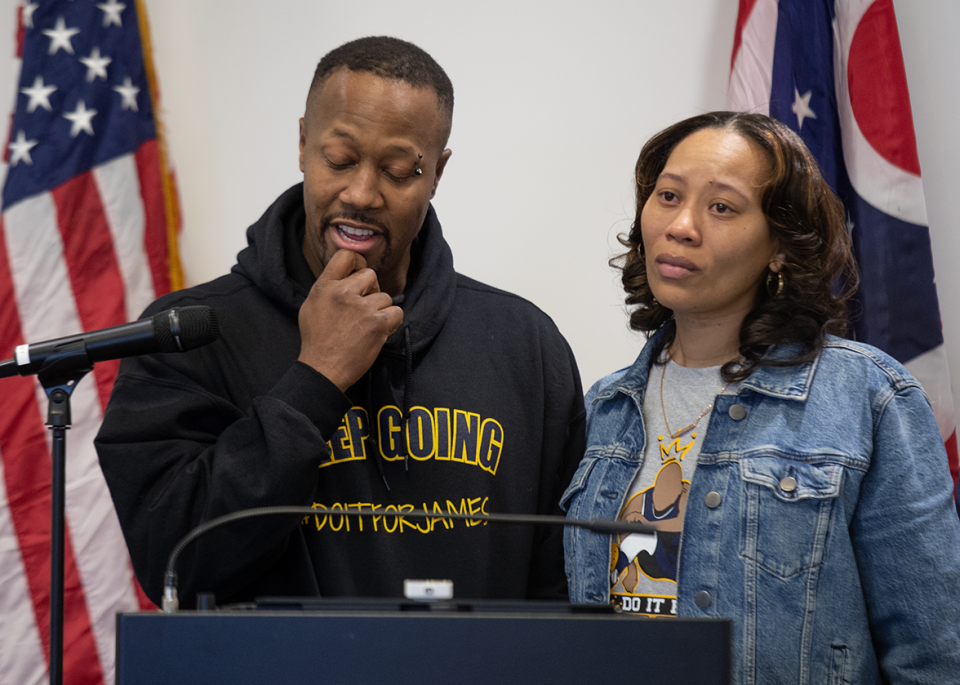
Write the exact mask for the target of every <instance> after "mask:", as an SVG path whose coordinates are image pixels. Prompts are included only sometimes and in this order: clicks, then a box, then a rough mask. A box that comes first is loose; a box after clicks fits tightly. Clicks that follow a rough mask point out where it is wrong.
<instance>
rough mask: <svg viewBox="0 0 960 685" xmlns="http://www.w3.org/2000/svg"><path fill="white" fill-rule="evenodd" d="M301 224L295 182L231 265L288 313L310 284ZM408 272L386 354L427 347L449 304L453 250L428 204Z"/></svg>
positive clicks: (293, 311) (251, 230) (453, 288)
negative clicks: (397, 323)
mask: <svg viewBox="0 0 960 685" xmlns="http://www.w3.org/2000/svg"><path fill="white" fill-rule="evenodd" d="M305 222H306V212H305V211H304V208H303V184H302V183H298V184H297V185H295V186H293V187H292V188H290V189H288V190H287V191H286V192H284V193H283V194H282V195H281V196H280V197H279V198H278V199H277V200H276V202H274V203H273V204H272V205H271V206H270V207H269V208H268V209H267V211H266V212H264V214H263V216H262V217H260V219H259V220H258V221H257V222H256V223H254V224H253V225H252V226H250V228H248V229H247V247H246V248H244V249H243V250H242V251H241V252H240V253H239V254H238V255H237V263H236V264H235V265H234V267H233V269H232V271H233V273H236V274H239V275H242V276H244V277H245V278H247V279H249V280H250V281H252V282H253V283H254V284H255V285H256V286H257V288H258V289H259V290H260V291H261V292H263V293H264V294H265V295H266V296H267V297H268V298H270V300H272V301H273V302H275V303H276V304H277V305H278V306H279V307H281V308H282V309H284V310H287V311H288V312H290V313H291V314H293V315H296V313H297V312H298V311H299V310H300V306H301V305H302V304H303V301H304V300H305V299H306V297H307V293H308V292H309V289H310V285H312V283H313V274H312V273H311V271H310V267H309V266H308V265H307V260H306V258H305V257H304V256H303V251H302V247H301V246H302V244H303V234H304V230H305ZM410 273H411V274H415V277H414V278H413V280H412V281H411V280H410V279H408V281H407V290H406V292H405V293H404V298H403V302H402V304H401V305H400V306H401V307H402V308H403V324H402V325H401V326H400V328H399V329H397V331H396V332H395V333H394V334H393V335H391V336H390V337H389V338H388V339H387V342H386V344H385V345H384V351H386V352H388V353H391V354H407V353H410V354H416V353H418V352H420V351H422V350H424V349H426V348H427V347H428V346H429V345H430V343H431V342H432V341H433V339H434V338H436V336H437V335H438V334H439V333H440V330H441V329H442V328H443V324H444V322H445V321H446V319H447V316H448V315H449V313H450V309H451V308H452V307H453V301H454V298H455V295H456V281H457V275H456V273H455V272H454V270H453V253H452V252H451V251H450V246H449V245H447V242H446V241H445V240H444V239H443V232H442V230H441V228H440V222H439V221H438V220H437V214H436V212H435V211H434V209H433V205H430V207H429V208H428V210H427V217H426V219H424V222H423V226H422V227H421V228H420V232H419V233H418V234H417V238H416V240H414V242H413V246H412V248H411V259H410ZM408 339H409V348H408V347H407V340H408Z"/></svg>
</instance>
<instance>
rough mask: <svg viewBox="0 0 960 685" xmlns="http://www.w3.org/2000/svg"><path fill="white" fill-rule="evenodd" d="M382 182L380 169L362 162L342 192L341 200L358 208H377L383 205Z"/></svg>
mask: <svg viewBox="0 0 960 685" xmlns="http://www.w3.org/2000/svg"><path fill="white" fill-rule="evenodd" d="M381 182H382V178H381V174H380V171H379V169H375V168H373V167H372V166H369V165H363V164H361V165H359V166H357V167H356V169H355V171H354V173H353V174H351V175H350V178H349V179H348V182H347V185H346V187H345V188H344V189H343V190H342V191H341V192H340V201H341V202H343V203H344V204H347V205H350V206H351V207H354V208H357V209H376V208H378V207H380V206H382V205H383V194H382V193H381V188H380V184H381Z"/></svg>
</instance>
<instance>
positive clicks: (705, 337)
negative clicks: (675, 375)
mask: <svg viewBox="0 0 960 685" xmlns="http://www.w3.org/2000/svg"><path fill="white" fill-rule="evenodd" d="M741 323H743V317H742V316H734V317H729V318H721V319H716V318H710V319H709V320H705V319H698V318H693V317H681V318H678V319H677V321H676V324H677V333H676V335H675V336H674V338H673V342H672V343H670V346H669V347H668V348H667V350H668V352H669V354H670V358H671V359H672V360H673V361H674V362H676V363H677V364H679V365H680V366H688V367H692V368H703V367H706V366H720V365H722V364H726V363H727V362H728V361H731V360H733V359H736V358H737V357H739V356H740V324H741Z"/></svg>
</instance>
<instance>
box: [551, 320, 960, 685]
mask: <svg viewBox="0 0 960 685" xmlns="http://www.w3.org/2000/svg"><path fill="white" fill-rule="evenodd" d="M664 334H665V331H664V329H661V330H660V331H658V332H657V333H656V334H655V335H654V337H653V338H651V340H650V341H649V342H648V343H647V345H646V346H645V347H644V349H643V351H642V352H641V354H640V356H639V357H638V359H637V361H636V362H635V363H634V364H633V366H631V367H629V368H627V369H625V370H623V371H619V372H617V373H614V374H612V375H611V376H608V377H606V378H604V379H603V380H601V381H599V382H598V383H597V384H596V385H594V387H593V388H591V390H590V391H589V392H588V393H587V398H586V403H587V412H588V423H587V450H586V454H585V455H584V458H583V461H582V462H581V463H580V467H579V470H578V471H577V473H576V475H575V476H574V478H573V481H572V483H571V485H570V487H569V488H568V489H567V491H566V493H564V496H563V501H562V506H563V507H564V508H565V509H566V510H567V512H568V516H569V517H570V518H574V519H591V518H601V519H616V518H617V516H618V514H619V512H620V510H621V508H622V507H623V504H624V499H625V497H626V494H627V492H628V490H629V488H630V484H631V482H632V481H633V479H634V476H635V475H636V474H637V472H638V470H639V469H640V466H641V463H642V461H643V451H644V429H643V419H642V415H643V413H642V406H643V396H644V391H645V390H646V387H647V374H648V371H649V367H650V362H651V358H650V357H651V349H652V348H653V346H654V345H655V343H656V342H657V340H659V339H660V337H661V336H663V335H664ZM774 354H777V351H774ZM952 485H953V484H952V482H951V480H950V476H949V473H948V466H947V456H946V453H945V450H944V447H943V442H942V440H941V437H940V433H939V431H938V429H937V424H936V421H935V419H934V417H933V412H932V411H931V409H930V405H929V402H928V401H927V398H926V395H925V394H924V393H923V390H922V389H921V387H920V385H919V383H918V382H917V381H916V380H915V379H914V378H913V377H912V376H911V375H910V374H909V373H908V372H907V370H906V369H904V368H903V366H901V365H900V364H899V363H897V362H896V361H894V360H893V359H891V358H890V357H888V356H887V355H886V354H884V353H883V352H880V351H879V350H877V349H875V348H872V347H870V346H868V345H863V344H859V343H854V342H850V341H847V340H842V339H839V338H834V337H830V338H828V340H827V343H826V346H825V348H824V350H823V352H822V353H821V354H820V356H819V357H818V358H817V359H816V360H815V361H813V362H811V363H808V364H802V365H799V366H791V367H787V368H772V367H762V368H760V369H758V370H757V371H755V372H754V373H753V374H752V375H751V376H750V377H749V378H748V379H747V380H746V381H744V382H743V383H742V384H741V386H740V388H739V389H738V391H737V393H736V394H735V395H721V396H719V397H718V398H717V400H716V402H715V406H714V408H713V410H712V412H711V414H710V423H709V429H708V430H707V433H706V436H705V438H704V442H703V444H702V450H701V452H700V458H699V460H698V463H697V468H696V471H695V473H694V476H693V480H692V483H691V484H690V490H689V494H688V497H687V506H686V513H685V517H684V523H683V533H682V538H681V545H680V553H679V567H678V571H677V574H678V575H677V613H678V615H679V616H683V617H694V618H697V617H712V618H730V619H733V624H734V628H733V664H734V682H735V683H742V684H744V685H747V684H752V683H762V684H763V685H767V684H769V683H794V684H796V683H815V684H817V685H819V684H821V683H876V682H893V683H907V682H909V683H938V684H941V683H960V519H958V517H957V510H956V509H955V508H954V502H953V498H952V494H953V487H952ZM708 494H709V495H710V496H709V497H708ZM717 495H719V497H718V496H717ZM718 502H719V503H718ZM711 505H713V506H711ZM564 543H565V547H566V567H567V579H568V581H569V587H570V599H571V601H573V602H609V601H610V578H609V576H610V574H609V569H610V555H611V541H610V538H609V536H606V535H600V534H597V533H591V532H589V531H586V530H581V529H574V528H567V529H566V533H565V540H564ZM661 620H669V619H661ZM637 647H638V649H642V645H638V646H637ZM688 647H689V648H690V651H691V653H692V654H694V655H695V651H696V646H695V645H688ZM652 656H653V657H654V658H656V655H652ZM647 658H649V657H647ZM638 663H642V659H641V660H640V661H639V662H638Z"/></svg>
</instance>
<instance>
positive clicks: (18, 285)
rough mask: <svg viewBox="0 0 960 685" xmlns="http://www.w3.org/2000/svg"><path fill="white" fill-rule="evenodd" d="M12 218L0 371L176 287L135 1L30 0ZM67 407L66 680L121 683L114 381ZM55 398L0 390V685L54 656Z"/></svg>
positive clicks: (91, 379) (0, 256) (123, 577)
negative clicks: (108, 418)
mask: <svg viewBox="0 0 960 685" xmlns="http://www.w3.org/2000/svg"><path fill="white" fill-rule="evenodd" d="M19 13H20V14H19V36H18V46H17V51H18V54H17V58H18V59H19V60H21V75H20V79H19V85H18V87H17V94H16V105H15V107H14V113H13V117H12V119H11V125H10V130H9V134H8V137H7V140H8V144H7V148H6V153H5V160H4V161H5V163H6V180H5V183H4V185H3V199H2V201H3V205H2V208H3V209H2V217H0V359H6V358H10V357H12V356H13V354H14V348H15V347H16V346H17V345H20V344H23V343H29V342H41V341H43V340H47V339H51V338H57V337H61V336H64V335H69V334H72V333H77V332H79V331H81V330H92V329H98V328H104V327H107V326H113V325H117V324H120V323H124V322H125V321H129V320H133V319H136V318H137V317H138V316H139V314H140V312H141V311H142V310H143V309H144V307H145V306H146V305H147V304H148V303H149V302H151V301H152V300H153V299H155V298H156V297H157V296H158V295H160V294H162V293H164V292H167V291H169V290H170V289H171V288H176V287H179V286H180V280H181V277H180V270H179V261H178V258H177V252H176V238H177V228H178V223H179V214H178V211H177V205H176V195H175V191H174V186H173V179H172V175H171V174H170V173H169V170H168V168H167V165H166V161H165V152H164V146H163V143H162V138H161V136H160V132H161V131H160V127H159V125H158V123H157V118H156V113H157V104H156V103H157V99H156V78H155V74H154V72H153V68H152V65H151V61H150V45H149V39H148V34H147V24H146V16H145V14H144V11H143V6H142V3H141V2H140V0H124V2H120V0H44V1H43V2H37V1H33V0H30V1H28V2H25V3H24V5H23V6H22V7H21V8H19ZM117 366H118V364H117V363H116V362H114V363H109V362H105V363H100V364H98V365H97V366H96V368H95V369H94V372H93V373H92V374H90V375H89V376H88V377H87V378H85V379H84V380H83V381H81V382H80V384H79V385H78V386H77V388H76V390H75V391H74V393H73V398H72V409H73V428H72V430H71V431H70V432H69V433H68V440H67V476H66V516H67V521H66V552H65V582H64V585H65V601H64V658H63V661H62V666H63V671H64V673H65V676H66V678H65V681H66V682H68V683H71V684H87V683H91V684H93V683H101V682H108V683H110V682H113V677H114V676H113V671H114V631H115V619H114V617H115V614H116V613H117V612H118V611H136V610H138V609H140V608H148V607H149V606H151V605H150V604H149V602H148V600H146V598H145V597H144V596H143V595H142V592H141V591H140V590H139V587H138V586H137V585H136V581H135V580H134V577H133V573H132V570H131V566H130V561H129V558H128V556H127V552H126V546H125V544H124V540H123V536H122V534H121V531H120V526H119V524H118V522H117V518H116V514H115V513H114V509H113V504H112V502H111V499H110V494H109V492H108V491H107V487H106V484H105V482H104V479H103V476H102V474H101V472H100V467H99V464H98V461H97V456H96V452H95V451H94V448H93V438H94V435H95V434H96V431H97V429H98V427H99V425H100V420H101V417H102V415H103V410H104V408H105V406H106V403H107V399H108V398H109V396H110V389H111V387H112V385H113V381H114V379H115V377H116V373H117ZM46 408H47V399H46V396H45V394H44V392H43V390H42V388H40V386H39V384H38V383H37V382H36V379H35V377H28V378H20V377H13V378H7V379H0V475H2V478H0V685H3V684H5V683H16V684H17V685H20V684H23V683H39V682H44V681H45V680H46V678H47V670H48V666H47V665H48V658H49V624H50V610H49V591H50V547H49V536H50V501H51V495H50V480H51V456H50V448H49V441H50V436H49V431H48V430H46V429H45V428H44V422H45V419H46Z"/></svg>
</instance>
